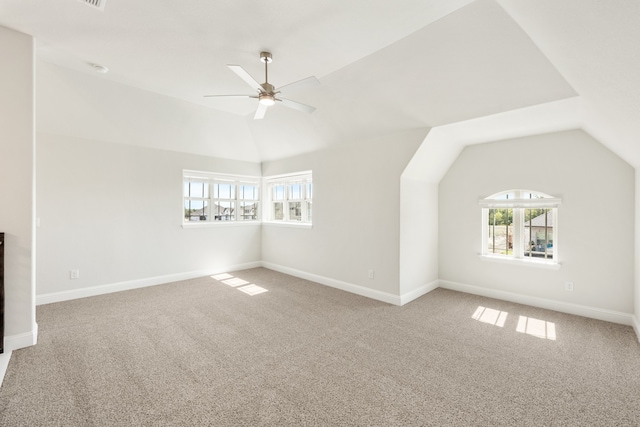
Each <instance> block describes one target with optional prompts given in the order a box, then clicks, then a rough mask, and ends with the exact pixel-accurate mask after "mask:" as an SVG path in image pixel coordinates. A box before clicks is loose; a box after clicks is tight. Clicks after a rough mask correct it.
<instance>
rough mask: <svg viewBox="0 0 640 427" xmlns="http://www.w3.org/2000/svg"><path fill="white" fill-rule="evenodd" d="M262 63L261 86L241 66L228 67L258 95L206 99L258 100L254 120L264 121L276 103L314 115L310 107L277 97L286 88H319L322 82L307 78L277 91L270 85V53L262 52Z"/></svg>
mask: <svg viewBox="0 0 640 427" xmlns="http://www.w3.org/2000/svg"><path fill="white" fill-rule="evenodd" d="M260 61H262V62H264V83H262V84H260V83H258V82H257V81H256V79H254V78H253V77H251V75H250V74H249V73H247V71H246V70H245V69H244V68H242V67H241V66H240V65H227V67H229V68H230V69H231V71H233V72H234V73H236V74H237V75H238V77H240V78H241V79H242V80H244V81H245V82H246V83H247V84H248V85H249V86H251V88H253V89H255V90H256V91H258V93H257V94H256V95H205V98H256V99H257V100H258V109H257V110H256V113H255V115H254V116H253V118H254V119H256V120H258V119H262V118H263V117H264V115H265V113H266V112H267V108H269V107H270V106H272V105H274V104H275V103H276V102H281V103H282V105H284V106H285V107H289V108H293V109H295V110H299V111H304V112H305V113H313V112H314V111H315V110H316V108H315V107H312V106H310V105H306V104H301V103H300V102H295V101H292V100H290V99H286V98H281V97H278V96H277V95H278V94H279V93H280V91H281V90H282V89H284V88H287V89H288V90H290V89H291V88H294V87H295V88H297V89H300V88H302V87H311V86H317V85H319V84H320V81H319V80H318V79H317V78H315V77H314V76H311V77H307V78H306V79H302V80H298V81H296V82H293V83H289V84H286V85H284V86H282V87H280V88H278V89H279V90H276V87H275V86H274V85H272V84H271V83H269V69H268V67H269V63H271V61H273V57H272V56H271V53H270V52H260Z"/></svg>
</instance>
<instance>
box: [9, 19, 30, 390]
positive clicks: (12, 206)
mask: <svg viewBox="0 0 640 427" xmlns="http://www.w3.org/2000/svg"><path fill="white" fill-rule="evenodd" d="M0 63H1V64H2V65H1V66H0V232H4V233H5V252H4V255H5V264H4V266H5V280H4V286H5V302H4V307H5V337H7V338H6V339H5V349H6V351H11V350H13V349H16V348H20V347H24V346H28V345H32V344H35V340H36V338H37V337H36V330H37V325H36V323H35V306H34V303H33V301H34V280H35V278H34V273H33V270H34V263H35V260H34V256H33V254H34V246H33V210H34V203H35V202H34V196H33V195H34V177H33V174H34V103H33V95H34V70H33V64H34V62H33V40H32V38H31V37H30V36H27V35H25V34H21V33H17V32H15V31H11V30H9V29H6V28H3V27H0ZM1 377H2V375H1V373H0V379H1Z"/></svg>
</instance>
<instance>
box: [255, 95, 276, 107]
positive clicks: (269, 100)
mask: <svg viewBox="0 0 640 427" xmlns="http://www.w3.org/2000/svg"><path fill="white" fill-rule="evenodd" d="M258 98H259V101H260V104H262V105H266V106H267V107H271V106H272V105H274V104H275V103H276V100H275V97H274V96H273V95H271V94H268V93H261V94H260V96H259V97H258Z"/></svg>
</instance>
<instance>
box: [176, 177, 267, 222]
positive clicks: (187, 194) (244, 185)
mask: <svg viewBox="0 0 640 427" xmlns="http://www.w3.org/2000/svg"><path fill="white" fill-rule="evenodd" d="M183 199H184V216H183V224H192V223H214V222H222V221H258V220H259V212H258V208H259V202H260V180H259V178H256V177H239V176H232V175H220V174H210V173H206V172H195V171H184V172H183Z"/></svg>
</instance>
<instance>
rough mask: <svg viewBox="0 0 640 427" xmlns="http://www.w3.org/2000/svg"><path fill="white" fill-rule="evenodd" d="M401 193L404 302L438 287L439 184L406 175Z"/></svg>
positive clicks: (401, 289) (401, 249)
mask: <svg viewBox="0 0 640 427" xmlns="http://www.w3.org/2000/svg"><path fill="white" fill-rule="evenodd" d="M400 193H401V194H400V199H401V200H400V295H403V296H404V298H405V301H403V303H405V302H408V301H407V300H411V299H414V298H415V297H418V296H420V295H421V294H423V293H425V292H426V291H429V290H432V289H433V288H435V287H437V280H438V184H434V183H431V182H426V181H420V180H416V179H408V178H405V177H404V176H403V177H402V181H401V192H400Z"/></svg>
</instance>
